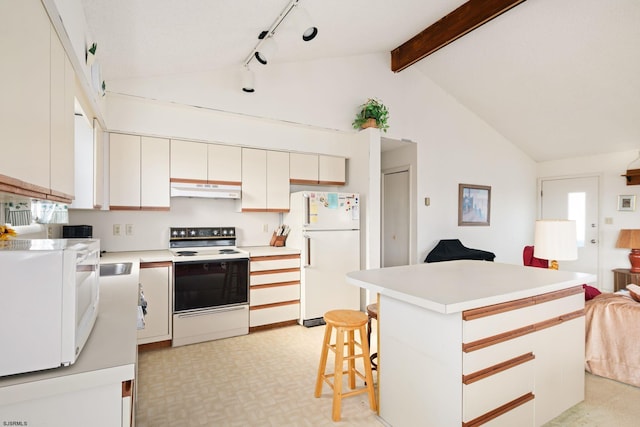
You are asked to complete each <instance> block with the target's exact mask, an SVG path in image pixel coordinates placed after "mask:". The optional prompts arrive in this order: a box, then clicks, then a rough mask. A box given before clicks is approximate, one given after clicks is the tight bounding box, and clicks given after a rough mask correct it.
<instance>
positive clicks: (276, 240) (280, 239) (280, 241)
mask: <svg viewBox="0 0 640 427" xmlns="http://www.w3.org/2000/svg"><path fill="white" fill-rule="evenodd" d="M286 242H287V236H278V235H276V233H275V231H274V232H273V236H271V242H269V246H276V247H282V246H284V245H285V243H286Z"/></svg>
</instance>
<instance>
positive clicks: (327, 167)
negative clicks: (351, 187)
mask: <svg viewBox="0 0 640 427" xmlns="http://www.w3.org/2000/svg"><path fill="white" fill-rule="evenodd" d="M345 167H346V159H345V158H344V157H335V156H326V155H323V154H307V153H291V154H290V175H289V181H290V182H291V184H301V185H344V184H345V182H346V181H345V176H346V172H345Z"/></svg>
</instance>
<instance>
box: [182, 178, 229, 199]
mask: <svg viewBox="0 0 640 427" xmlns="http://www.w3.org/2000/svg"><path fill="white" fill-rule="evenodd" d="M240 195H241V188H240V185H219V184H193V183H184V182H172V183H171V197H201V198H207V199H239V198H240Z"/></svg>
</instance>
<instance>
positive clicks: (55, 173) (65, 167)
mask: <svg viewBox="0 0 640 427" xmlns="http://www.w3.org/2000/svg"><path fill="white" fill-rule="evenodd" d="M74 91H75V72H74V71H73V67H72V66H71V62H70V61H69V58H68V57H67V54H66V53H65V51H64V48H63V47H62V43H61V42H60V39H58V35H57V34H56V32H55V31H54V30H53V27H52V28H51V164H50V167H51V176H50V187H51V194H52V195H54V196H57V197H61V198H63V199H73V197H74V193H75V181H74V133H75V132H74V126H75V124H74V105H73V104H74V103H73V100H74Z"/></svg>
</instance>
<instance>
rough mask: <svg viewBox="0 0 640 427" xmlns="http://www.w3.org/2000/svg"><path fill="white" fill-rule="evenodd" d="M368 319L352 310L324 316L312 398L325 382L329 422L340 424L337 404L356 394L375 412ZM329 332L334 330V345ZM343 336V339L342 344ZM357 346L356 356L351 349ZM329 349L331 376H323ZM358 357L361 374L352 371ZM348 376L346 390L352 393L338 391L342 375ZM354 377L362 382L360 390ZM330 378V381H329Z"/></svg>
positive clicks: (331, 312)
mask: <svg viewBox="0 0 640 427" xmlns="http://www.w3.org/2000/svg"><path fill="white" fill-rule="evenodd" d="M367 320H368V316H367V315H366V314H364V313H362V312H361V311H356V310H332V311H328V312H326V313H325V314H324V321H325V322H326V324H327V326H326V329H325V331H324V342H323V344H322V353H321V355H320V365H319V366H318V378H317V379H316V390H315V397H320V394H321V392H322V383H323V382H326V383H327V384H329V386H330V387H331V388H332V389H333V411H332V419H333V421H340V405H341V404H342V398H343V397H349V396H353V395H356V394H361V393H368V394H369V407H370V408H371V410H373V411H376V410H377V409H376V407H377V406H376V396H375V390H374V388H373V374H372V372H371V361H370V360H369V343H368V341H367V339H366V338H365V336H366V333H367V332H366V325H367ZM333 329H335V330H336V341H335V344H331V335H332V331H333ZM356 330H357V331H359V332H360V342H357V341H356V340H355V331H356ZM345 334H346V336H347V339H346V341H345ZM345 346H346V347H347V355H346V356H345V355H344V348H345ZM356 347H359V348H360V352H359V353H356V352H355V348H356ZM329 350H331V351H333V352H334V353H335V367H334V370H333V373H329V374H326V373H325V371H326V367H327V366H326V365H327V356H328V354H329ZM357 358H361V359H362V361H363V364H364V374H363V373H362V372H360V371H358V370H357V369H356V359H357ZM344 362H347V363H348V368H347V370H346V371H345V370H344ZM343 374H347V375H348V381H349V388H350V389H351V390H352V391H348V392H343V391H342V375H343ZM356 376H358V377H359V378H360V379H362V380H363V381H364V382H365V385H364V386H363V387H360V388H357V389H356ZM331 379H333V381H331Z"/></svg>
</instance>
